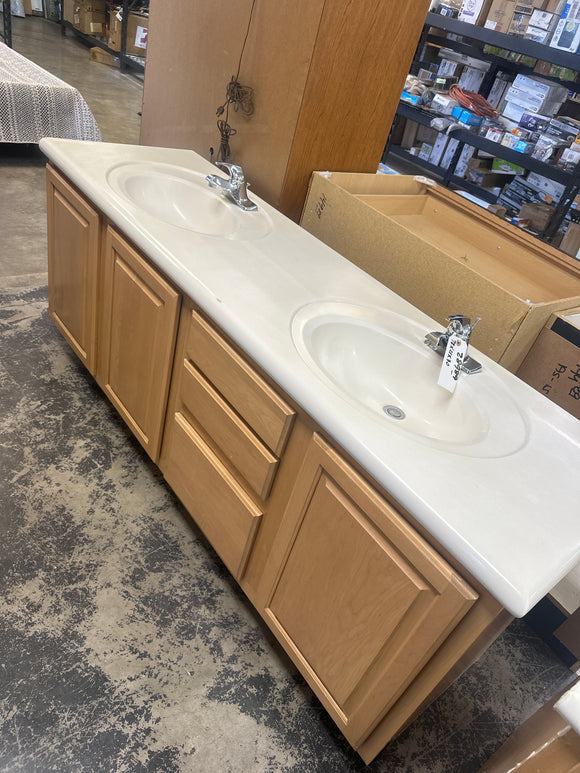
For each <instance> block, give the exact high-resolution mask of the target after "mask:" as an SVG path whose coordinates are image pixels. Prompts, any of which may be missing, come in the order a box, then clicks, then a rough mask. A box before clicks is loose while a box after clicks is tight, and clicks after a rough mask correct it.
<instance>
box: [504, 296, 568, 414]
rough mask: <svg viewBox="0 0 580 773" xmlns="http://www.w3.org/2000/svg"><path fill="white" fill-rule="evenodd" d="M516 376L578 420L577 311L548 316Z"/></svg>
mask: <svg viewBox="0 0 580 773" xmlns="http://www.w3.org/2000/svg"><path fill="white" fill-rule="evenodd" d="M516 375H517V376H519V378H521V379H522V380H523V381H525V382H526V383H527V384H529V385H530V386H533V387H534V389H537V390H538V392H542V393H543V394H545V395H546V397H548V398H549V399H550V400H552V402H554V403H556V404H557V405H559V406H561V407H562V408H565V409H566V410H567V411H568V413H571V414H572V416H575V417H576V418H577V419H580V309H572V310H570V311H569V312H567V313H566V314H553V315H552V316H551V317H550V319H549V321H548V324H547V325H546V327H545V328H544V329H543V330H541V331H540V335H539V336H538V337H537V339H536V341H535V342H534V344H533V346H532V347H531V349H530V351H529V352H528V355H527V357H526V358H525V360H524V361H523V363H522V364H521V366H520V368H518V371H517V373H516Z"/></svg>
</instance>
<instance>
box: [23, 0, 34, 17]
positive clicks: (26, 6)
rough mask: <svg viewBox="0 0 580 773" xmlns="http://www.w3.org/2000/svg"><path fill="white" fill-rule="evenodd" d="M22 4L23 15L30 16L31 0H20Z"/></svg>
mask: <svg viewBox="0 0 580 773" xmlns="http://www.w3.org/2000/svg"><path fill="white" fill-rule="evenodd" d="M22 5H23V7H24V15H25V16H32V0H22Z"/></svg>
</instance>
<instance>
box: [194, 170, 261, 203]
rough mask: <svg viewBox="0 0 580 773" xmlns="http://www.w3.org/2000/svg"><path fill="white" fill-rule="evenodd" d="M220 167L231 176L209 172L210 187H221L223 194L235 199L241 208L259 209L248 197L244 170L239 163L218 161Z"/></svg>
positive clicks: (231, 199) (207, 178)
mask: <svg viewBox="0 0 580 773" xmlns="http://www.w3.org/2000/svg"><path fill="white" fill-rule="evenodd" d="M215 165H216V166H217V167H218V168H219V169H222V170H223V171H224V172H228V173H229V175H230V176H229V177H220V176H219V175H218V174H208V175H207V177H206V178H205V179H206V180H207V182H208V183H209V186H210V188H219V189H220V191H221V192H222V193H223V195H224V196H225V197H226V198H228V199H230V201H233V202H234V204H236V205H237V206H238V207H240V209H243V210H245V211H246V212H251V211H253V210H255V209H258V207H257V205H256V204H254V202H253V201H250V199H249V198H248V193H247V188H248V186H249V184H250V183H247V182H246V178H245V176H244V170H243V169H242V167H241V166H238V165H237V164H226V163H225V161H216V164H215Z"/></svg>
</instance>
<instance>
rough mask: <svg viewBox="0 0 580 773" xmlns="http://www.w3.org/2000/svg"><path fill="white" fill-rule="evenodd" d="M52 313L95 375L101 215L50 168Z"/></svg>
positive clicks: (49, 280) (49, 269) (49, 301)
mask: <svg viewBox="0 0 580 773" xmlns="http://www.w3.org/2000/svg"><path fill="white" fill-rule="evenodd" d="M46 174H47V193H48V200H47V214H48V290H49V300H48V309H49V313H50V316H51V318H52V320H53V321H54V323H55V325H56V326H57V327H58V329H59V330H60V332H61V333H62V334H63V336H64V337H65V339H66V340H67V341H68V343H69V345H70V346H71V347H72V348H73V350H74V351H75V352H76V354H77V355H78V357H79V358H80V359H81V361H82V362H83V364H84V365H85V367H86V368H87V369H88V370H89V371H90V372H91V373H92V374H93V375H94V373H95V369H96V324H97V322H96V319H97V279H98V265H99V264H98V259H99V229H100V224H99V215H98V213H97V212H96V211H95V210H94V209H93V208H92V207H91V206H90V205H89V204H88V203H87V202H86V201H85V199H84V198H83V197H82V196H81V195H80V194H78V193H77V192H76V191H75V190H74V188H73V187H72V186H71V185H69V184H68V183H67V182H66V181H65V180H64V179H63V178H62V177H61V176H60V175H58V174H57V173H56V172H55V171H54V170H53V169H52V168H51V167H50V166H47V169H46Z"/></svg>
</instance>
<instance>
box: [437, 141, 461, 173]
mask: <svg viewBox="0 0 580 773" xmlns="http://www.w3.org/2000/svg"><path fill="white" fill-rule="evenodd" d="M458 145H459V140H456V139H454V138H453V137H451V139H450V140H449V142H448V143H447V147H446V148H445V152H444V153H443V158H442V159H441V168H442V169H449V165H450V164H451V159H452V158H453V156H454V155H455V151H456V150H457V146H458Z"/></svg>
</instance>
